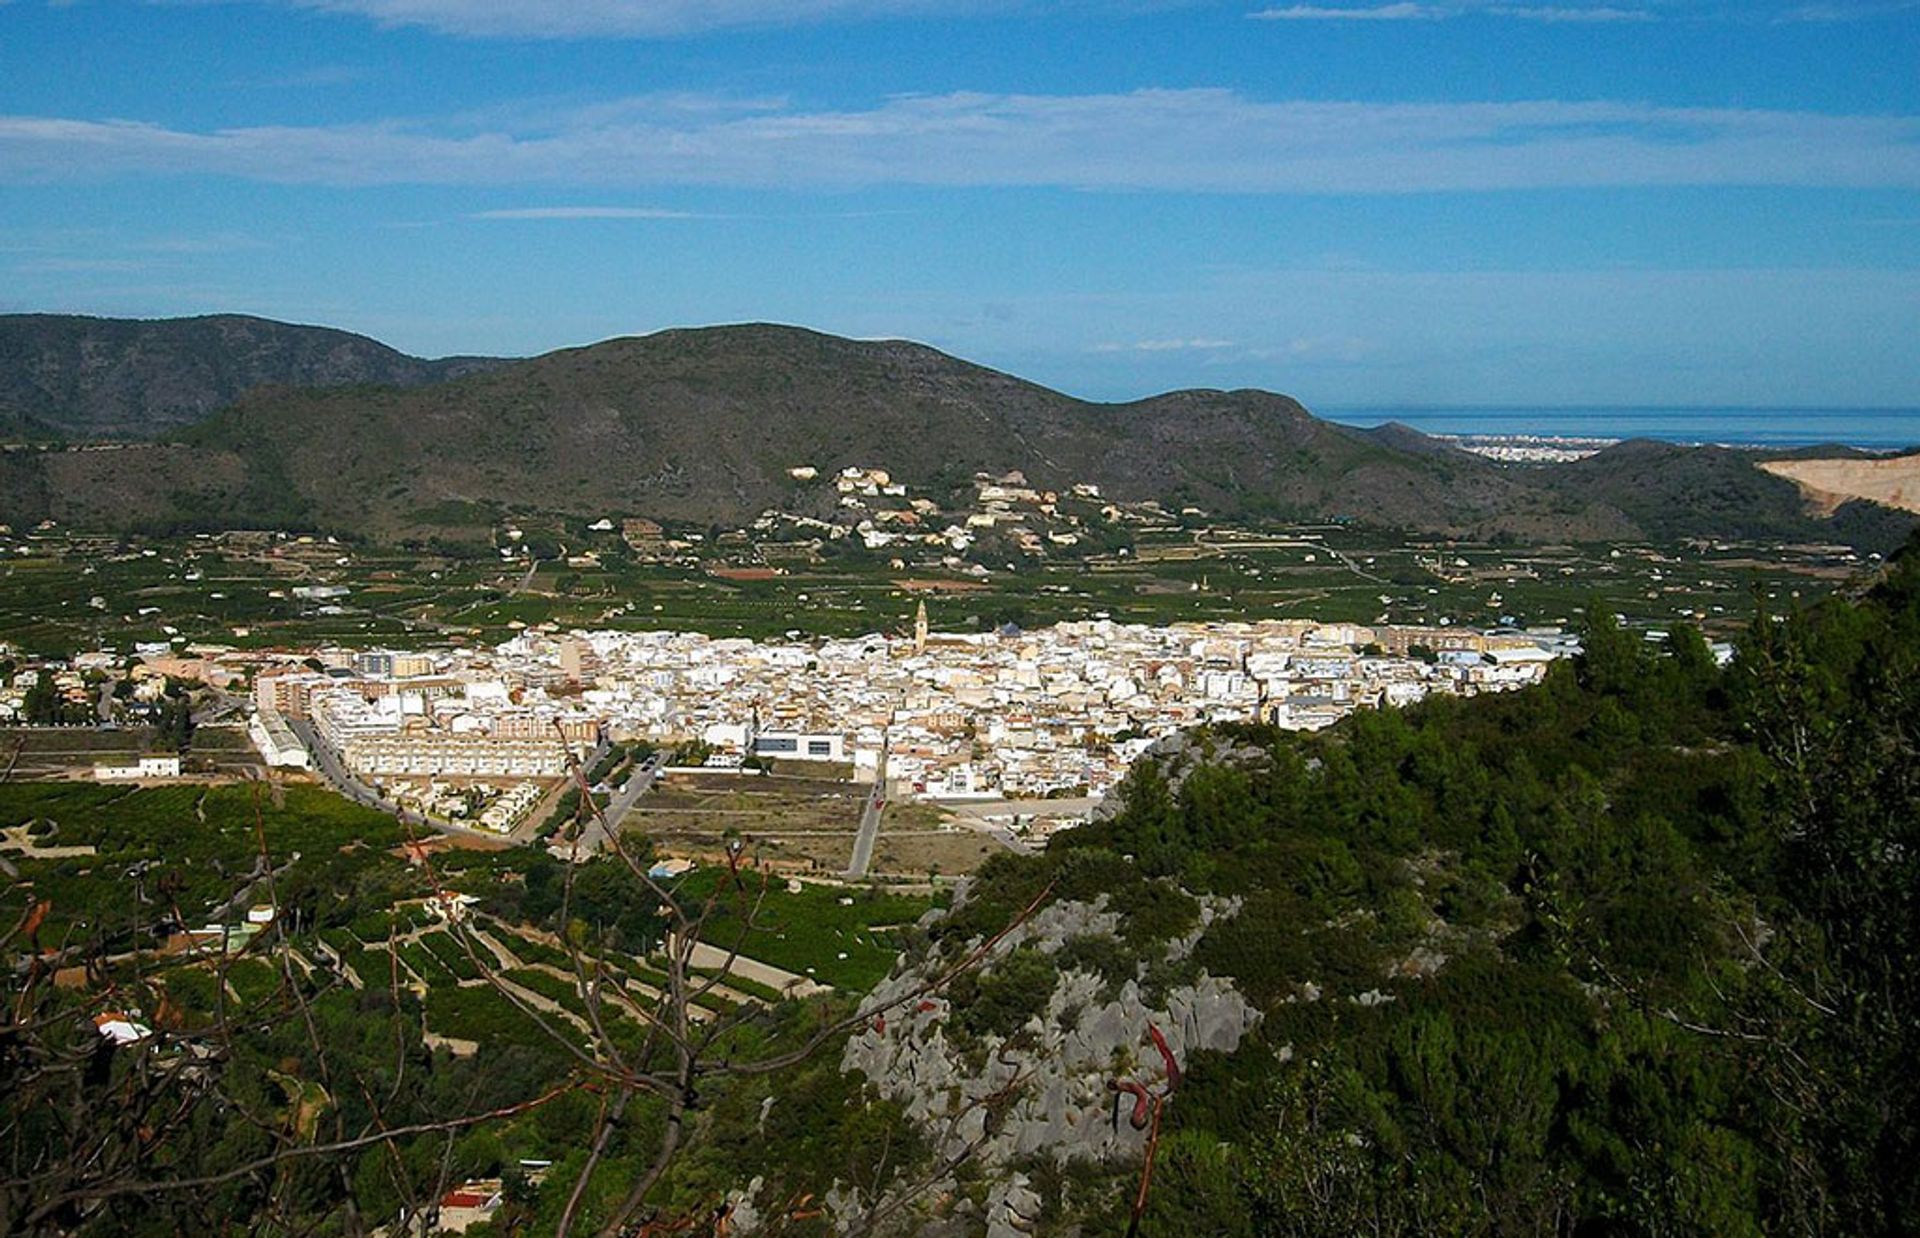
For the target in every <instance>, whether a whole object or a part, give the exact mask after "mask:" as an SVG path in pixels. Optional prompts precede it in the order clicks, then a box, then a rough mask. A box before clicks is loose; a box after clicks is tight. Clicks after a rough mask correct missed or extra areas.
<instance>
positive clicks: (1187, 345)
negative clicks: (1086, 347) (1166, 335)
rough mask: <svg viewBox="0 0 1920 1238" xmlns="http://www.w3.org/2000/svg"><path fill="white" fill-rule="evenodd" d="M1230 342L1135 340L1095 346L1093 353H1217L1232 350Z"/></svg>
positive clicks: (1209, 340) (1200, 339)
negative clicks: (1222, 350)
mask: <svg viewBox="0 0 1920 1238" xmlns="http://www.w3.org/2000/svg"><path fill="white" fill-rule="evenodd" d="M1233 346H1234V343H1233V341H1232V340H1216V339H1208V338H1205V337H1200V338H1195V339H1186V340H1183V339H1164V340H1136V341H1134V342H1133V343H1131V344H1095V345H1094V346H1093V351H1095V352H1109V353H1111V352H1218V351H1220V350H1221V349H1224V348H1232V347H1233Z"/></svg>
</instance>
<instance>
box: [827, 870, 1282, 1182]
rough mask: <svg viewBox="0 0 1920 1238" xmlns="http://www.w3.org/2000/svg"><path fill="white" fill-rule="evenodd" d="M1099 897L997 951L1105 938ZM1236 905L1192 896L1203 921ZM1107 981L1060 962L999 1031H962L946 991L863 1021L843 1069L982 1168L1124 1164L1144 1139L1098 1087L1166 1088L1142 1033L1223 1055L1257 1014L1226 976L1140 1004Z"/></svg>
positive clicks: (1138, 997) (901, 985)
mask: <svg viewBox="0 0 1920 1238" xmlns="http://www.w3.org/2000/svg"><path fill="white" fill-rule="evenodd" d="M1102 904H1103V900H1102V901H1096V902H1091V903H1085V902H1063V903H1058V904H1055V905H1053V906H1051V907H1049V908H1047V909H1046V910H1044V911H1043V912H1041V913H1040V914H1038V915H1036V916H1035V917H1034V918H1033V919H1032V920H1030V921H1028V922H1027V923H1026V924H1025V925H1022V926H1021V928H1020V929H1019V930H1018V931H1017V933H1016V934H1015V935H1013V937H1011V938H1010V939H1009V943H1008V944H1007V945H1003V947H1002V950H1003V951H1004V950H1007V949H1010V948H1012V946H1014V945H1018V944H1022V943H1024V944H1028V945H1031V946H1032V947H1033V948H1035V949H1037V950H1040V951H1041V952H1043V953H1046V954H1054V953H1057V952H1058V951H1059V950H1060V948H1061V947H1062V946H1063V945H1064V944H1065V943H1066V942H1067V941H1068V940H1070V939H1073V938H1080V937H1085V936H1087V935H1089V934H1093V933H1104V934H1107V935H1109V936H1111V935H1113V934H1114V933H1115V932H1116V931H1117V928H1118V917H1117V916H1116V915H1114V913H1112V912H1110V911H1108V910H1106V909H1105V907H1104V906H1103V905H1102ZM1237 910H1238V907H1237V904H1234V903H1228V902H1225V901H1216V902H1212V903H1203V905H1202V916H1203V922H1211V921H1213V920H1214V919H1217V918H1218V917H1219V916H1221V915H1224V914H1232V912H1233V911H1237ZM1203 927H1204V923H1203ZM1190 949H1191V942H1190V941H1187V940H1186V939H1185V938H1182V939H1181V940H1180V941H1177V942H1173V943H1162V944H1161V945H1160V946H1159V947H1158V950H1159V952H1160V957H1161V958H1163V959H1164V958H1165V957H1167V955H1168V954H1169V953H1170V952H1171V951H1172V950H1179V951H1180V952H1181V954H1184V952H1185V951H1186V950H1190ZM1143 967H1144V965H1143ZM927 974H929V973H928V972H927V971H926V970H925V969H923V967H919V966H911V967H906V968H903V969H901V970H900V971H898V972H896V973H895V975H893V976H892V977H891V978H889V979H888V980H887V981H885V982H884V983H882V984H881V985H880V986H879V987H878V988H877V989H875V990H874V992H873V994H872V995H871V997H869V998H868V1000H867V1003H866V1005H867V1009H869V1010H883V1009H884V1008H886V1007H888V1006H889V1005H890V1004H891V1003H893V1002H895V1001H897V1000H898V999H899V998H900V997H902V996H904V995H906V994H908V993H911V992H912V991H913V990H914V989H915V988H917V987H918V986H920V985H921V984H923V983H924V982H925V977H926V975H927ZM1111 989H1112V986H1111V984H1110V983H1109V981H1108V980H1107V979H1105V978H1102V977H1100V976H1097V975H1092V974H1089V973H1088V972H1085V971H1082V970H1079V969H1077V968H1069V969H1067V970H1063V971H1062V972H1060V973H1059V975H1058V977H1057V979H1056V980H1055V982H1054V986H1053V990H1052V992H1051V993H1050V994H1048V996H1047V1000H1046V1003H1045V1005H1044V1007H1043V1008H1042V1009H1040V1010H1039V1011H1037V1012H1036V1013H1034V1014H1033V1015H1031V1016H1030V1017H1029V1018H1028V1019H1027V1020H1026V1022H1025V1024H1024V1025H1023V1026H1021V1027H1020V1028H1019V1029H1018V1030H1017V1031H1016V1032H1014V1033H1013V1034H1012V1035H1010V1036H999V1035H992V1034H988V1035H983V1036H977V1037H975V1036H969V1035H967V1034H966V1033H964V1031H963V1030H962V1029H960V1028H959V1027H958V1026H957V1025H956V1024H955V1023H954V1021H953V1019H952V1014H953V1010H952V1006H951V1003H950V1002H949V1001H948V1000H947V999H946V998H945V997H944V996H937V995H936V996H931V997H927V998H923V999H917V1000H915V1001H913V1002H910V1003H908V1004H906V1005H905V1006H902V1007H899V1008H897V1009H893V1010H889V1011H887V1012H886V1013H885V1014H883V1015H876V1016H875V1017H873V1018H872V1019H870V1020H869V1021H868V1023H867V1025H866V1027H865V1028H864V1030H862V1031H860V1032H857V1033H855V1034H854V1035H853V1036H852V1037H851V1038H850V1039H849V1040H848V1042H847V1046H846V1049H845V1051H844V1052H843V1054H842V1057H841V1068H842V1069H843V1070H857V1071H859V1072H860V1073H861V1074H863V1075H865V1076H866V1078H867V1079H868V1081H869V1082H871V1083H872V1084H873V1086H874V1087H875V1088H876V1089H877V1090H878V1091H879V1092H880V1093H881V1094H882V1095H885V1096H887V1097H889V1098H891V1099H893V1100H894V1101H896V1102H898V1103H899V1104H900V1105H902V1106H903V1107H904V1109H905V1111H906V1113H907V1115H908V1116H909V1117H910V1118H912V1119H913V1120H914V1121H915V1122H917V1123H919V1124H920V1126H921V1127H922V1128H923V1130H924V1131H925V1132H926V1134H927V1136H928V1137H929V1139H930V1140H931V1141H932V1143H933V1144H934V1150H935V1155H936V1156H939V1157H955V1156H959V1155H960V1154H961V1153H963V1152H968V1151H969V1150H971V1151H970V1158H971V1159H973V1160H975V1161H976V1162H979V1163H983V1164H986V1165H1004V1164H1010V1163H1013V1162H1016V1161H1019V1160H1021V1159H1023V1158H1028V1157H1047V1158H1051V1159H1053V1160H1055V1161H1059V1162H1067V1161H1072V1160H1091V1161H1100V1162H1111V1161H1121V1160H1126V1159H1130V1158H1132V1157H1134V1156H1136V1155H1138V1153H1139V1152H1140V1149H1141V1147H1142V1145H1143V1143H1144V1141H1145V1138H1146V1136H1145V1134H1144V1133H1143V1132H1142V1131H1138V1130H1135V1129H1134V1128H1133V1126H1132V1124H1131V1123H1130V1122H1129V1121H1128V1120H1127V1115H1126V1113H1125V1112H1124V1109H1123V1105H1122V1104H1121V1103H1120V1102H1119V1101H1118V1100H1116V1094H1115V1093H1114V1091H1113V1090H1112V1089H1111V1088H1110V1087H1109V1086H1108V1085H1109V1082H1110V1081H1113V1080H1116V1079H1120V1080H1133V1081H1137V1082H1140V1083H1143V1084H1146V1085H1148V1086H1149V1087H1153V1088H1159V1087H1162V1086H1164V1084H1165V1068H1164V1066H1163V1065H1162V1063H1161V1060H1160V1056H1159V1054H1158V1053H1157V1052H1156V1051H1155V1050H1154V1049H1153V1048H1152V1047H1151V1046H1150V1043H1149V1041H1148V1039H1147V1036H1148V1028H1149V1027H1150V1026H1151V1027H1157V1028H1158V1029H1159V1030H1160V1032H1161V1034H1162V1035H1163V1036H1164V1037H1165V1038H1166V1040H1167V1044H1168V1047H1169V1048H1170V1049H1171V1050H1172V1052H1173V1055H1174V1058H1175V1060H1176V1061H1185V1060H1186V1059H1187V1058H1188V1057H1189V1056H1190V1055H1191V1054H1192V1053H1193V1052H1194V1051H1195V1050H1199V1049H1214V1050H1220V1051H1223V1052H1230V1051H1232V1050H1233V1049H1234V1048H1236V1047H1237V1046H1238V1045H1239V1044H1240V1041H1241V1039H1242V1038H1243V1037H1245V1036H1246V1035H1247V1033H1248V1032H1249V1031H1250V1030H1251V1029H1252V1028H1253V1026H1254V1024H1255V1023H1257V1022H1258V1021H1259V1017H1260V1016H1259V1012H1258V1011H1257V1010H1255V1009H1254V1008H1253V1006H1252V1005H1251V1004H1250V1003H1249V1002H1248V1001H1247V1000H1246V998H1245V997H1244V996H1242V995H1241V993H1240V992H1239V991H1238V990H1237V989H1235V988H1234V986H1233V983H1232V982H1231V981H1229V980H1225V979H1222V978H1220V977H1217V976H1210V975H1206V974H1205V973H1201V974H1199V975H1198V976H1197V977H1196V978H1195V979H1193V980H1191V981H1190V982H1188V983H1185V984H1181V985H1178V986H1176V987H1172V988H1169V989H1168V990H1166V991H1165V992H1164V993H1162V994H1159V995H1158V996H1157V997H1156V998H1153V999H1151V1000H1150V999H1149V998H1148V996H1147V995H1146V993H1145V991H1144V990H1143V987H1142V985H1141V983H1140V981H1139V980H1137V979H1135V980H1126V981H1124V982H1123V983H1121V984H1120V985H1119V988H1118V992H1117V993H1111V995H1110V996H1109V995H1108V994H1109V993H1110V991H1111Z"/></svg>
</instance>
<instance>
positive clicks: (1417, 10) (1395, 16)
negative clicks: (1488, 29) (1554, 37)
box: [1247, 3, 1654, 24]
mask: <svg viewBox="0 0 1920 1238" xmlns="http://www.w3.org/2000/svg"><path fill="white" fill-rule="evenodd" d="M1475 14H1479V15H1482V16H1487V17H1513V18H1518V19H1520V20H1522V21H1537V22H1549V23H1568V24H1572V23H1579V24H1602V23H1613V22H1644V21H1652V20H1654V15H1653V13H1652V12H1650V11H1648V10H1646V9H1623V8H1616V7H1613V6H1610V5H1598V6H1593V5H1588V6H1579V7H1574V6H1568V5H1538V4H1526V5H1522V4H1493V5H1461V4H1452V5H1433V4H1411V3H1398V4H1381V5H1375V6H1372V7H1333V6H1331V5H1321V4H1295V5H1289V6H1288V7H1286V8H1275V9H1262V10H1260V11H1259V12H1256V13H1249V14H1247V16H1248V17H1251V18H1253V19H1254V20H1255V21H1441V20H1444V19H1447V18H1453V17H1468V16H1472V15H1475Z"/></svg>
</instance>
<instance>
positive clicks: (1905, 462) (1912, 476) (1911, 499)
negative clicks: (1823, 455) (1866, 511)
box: [1760, 455, 1920, 515]
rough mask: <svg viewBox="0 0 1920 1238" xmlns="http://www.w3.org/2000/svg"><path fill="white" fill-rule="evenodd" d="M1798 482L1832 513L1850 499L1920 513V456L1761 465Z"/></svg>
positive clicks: (1818, 507)
mask: <svg viewBox="0 0 1920 1238" xmlns="http://www.w3.org/2000/svg"><path fill="white" fill-rule="evenodd" d="M1760 467H1761V468H1763V469H1765V470H1766V471H1767V472H1769V473H1772V474H1774V475H1775V476H1776V477H1784V478H1786V479H1787V480H1789V481H1791V482H1794V483H1795V484H1796V485H1798V486H1799V487H1800V489H1801V490H1802V491H1803V492H1804V493H1805V494H1806V496H1807V502H1808V504H1809V505H1810V506H1812V507H1813V508H1814V509H1815V510H1816V511H1818V512H1819V513H1820V514H1822V515H1831V514H1832V513H1833V512H1834V510H1835V509H1836V508H1838V507H1839V506H1840V505H1841V504H1842V503H1845V502H1846V501H1847V500H1848V499H1870V500H1872V501H1873V502H1875V503H1881V504H1884V505H1886V506H1887V507H1897V508H1900V509H1901V510H1902V511H1910V512H1920V455H1911V456H1894V457H1891V458H1889V459H1882V460H1769V461H1767V462H1766V463H1764V464H1762V465H1761V466H1760Z"/></svg>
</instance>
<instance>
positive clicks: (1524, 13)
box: [1486, 5, 1654, 25]
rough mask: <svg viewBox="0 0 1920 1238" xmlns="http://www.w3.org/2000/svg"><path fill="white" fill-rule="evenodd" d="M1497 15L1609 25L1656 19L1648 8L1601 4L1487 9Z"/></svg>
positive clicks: (1528, 19) (1555, 21)
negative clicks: (1620, 7)
mask: <svg viewBox="0 0 1920 1238" xmlns="http://www.w3.org/2000/svg"><path fill="white" fill-rule="evenodd" d="M1486 12H1488V13H1490V14H1492V15H1493V16H1495V17H1518V18H1520V19H1522V20H1524V21H1539V22H1553V23H1574V24H1595V25H1607V24H1613V23H1617V22H1646V21H1652V20H1654V16H1653V14H1652V13H1650V12H1648V11H1647V10H1646V9H1616V8H1609V7H1606V6H1601V7H1599V8H1581V9H1570V8H1561V7H1555V6H1552V5H1544V6H1534V5H1528V6H1516V5H1500V6H1498V7H1495V8H1490V9H1487V10H1486Z"/></svg>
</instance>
